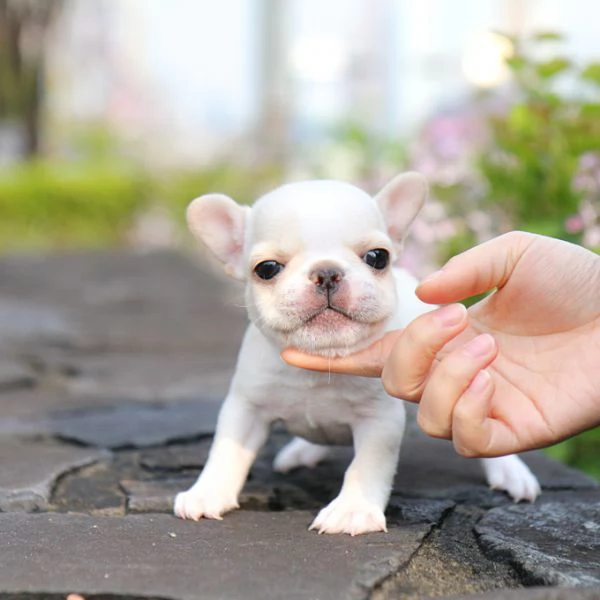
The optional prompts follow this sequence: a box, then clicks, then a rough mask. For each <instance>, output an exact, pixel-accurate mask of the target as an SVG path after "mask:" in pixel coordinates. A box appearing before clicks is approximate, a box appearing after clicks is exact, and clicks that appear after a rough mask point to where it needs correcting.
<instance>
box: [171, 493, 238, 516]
mask: <svg viewBox="0 0 600 600" xmlns="http://www.w3.org/2000/svg"><path fill="white" fill-rule="evenodd" d="M235 508H239V505H238V503H237V501H236V500H235V499H231V498H229V499H228V498H225V497H222V498H220V497H218V496H215V495H209V494H203V493H202V492H200V491H195V490H194V488H191V489H189V490H188V491H187V492H180V493H179V494H177V496H176V497H175V504H174V507H173V512H174V513H175V516H177V517H179V518H180V519H191V520H193V521H199V520H200V519H201V518H203V517H204V518H205V519H218V520H221V519H222V518H223V515H224V514H225V513H226V512H229V511H230V510H233V509H235Z"/></svg>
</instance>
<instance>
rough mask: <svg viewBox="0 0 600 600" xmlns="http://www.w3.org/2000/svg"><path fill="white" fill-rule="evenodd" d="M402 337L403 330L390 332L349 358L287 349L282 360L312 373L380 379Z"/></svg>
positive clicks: (282, 354)
mask: <svg viewBox="0 0 600 600" xmlns="http://www.w3.org/2000/svg"><path fill="white" fill-rule="evenodd" d="M400 335H402V330H401V329H396V330H394V331H389V332H388V333H386V334H385V335H384V336H383V337H382V338H379V339H378V340H377V341H376V342H374V343H373V344H371V345H370V346H369V347H368V348H365V349H364V350H360V351H359V352H356V353H354V354H349V355H348V356H340V357H336V358H326V357H323V356H315V355H314V354H307V353H305V352H302V351H300V350H297V349H296V348H286V349H285V350H284V351H283V352H282V353H281V358H282V359H283V360H284V361H285V362H286V363H288V364H289V365H292V366H294V367H300V368H301V369H309V370H311V371H324V372H326V373H342V374H345V375H359V376H361V377H380V376H381V372H382V371H383V365H384V364H385V362H386V361H387V358H388V356H389V355H390V353H391V351H392V348H393V347H394V345H395V344H396V341H397V340H398V338H399V337H400Z"/></svg>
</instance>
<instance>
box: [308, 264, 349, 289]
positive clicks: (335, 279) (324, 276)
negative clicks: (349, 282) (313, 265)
mask: <svg viewBox="0 0 600 600" xmlns="http://www.w3.org/2000/svg"><path fill="white" fill-rule="evenodd" d="M309 277H310V280H311V281H312V282H313V283H314V284H315V285H316V286H317V291H318V292H320V293H322V294H332V293H333V292H335V291H336V290H337V289H338V287H339V283H340V281H341V280H342V279H343V278H344V273H343V272H342V271H341V270H340V269H337V268H332V267H326V268H320V269H315V270H314V271H312V272H311V274H310V275H309Z"/></svg>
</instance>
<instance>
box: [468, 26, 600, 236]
mask: <svg viewBox="0 0 600 600" xmlns="http://www.w3.org/2000/svg"><path fill="white" fill-rule="evenodd" d="M510 39H511V42H512V43H513V46H514V49H515V50H514V54H513V56H512V57H511V58H509V59H508V60H507V65H508V66H509V68H510V69H511V71H512V74H513V79H514V83H515V87H516V94H517V100H516V101H515V102H514V103H513V104H512V105H511V106H510V107H509V108H508V109H507V110H505V111H503V112H500V113H496V114H494V115H492V116H491V117H490V127H491V143H490V146H489V147H486V148H485V149H484V151H483V152H482V153H481V154H480V157H479V161H478V166H479V170H480V172H481V175H483V178H484V180H485V182H486V184H487V198H486V200H487V202H488V203H495V204H500V205H502V206H503V208H504V210H505V211H506V213H507V214H508V216H509V217H510V218H511V220H512V222H513V223H515V226H517V227H520V228H524V229H527V230H529V231H536V232H540V233H542V232H543V233H546V234H549V235H554V236H557V237H565V229H564V222H565V219H566V218H567V217H569V216H570V215H573V214H575V213H577V211H578V208H579V204H580V200H581V193H580V191H578V190H576V189H574V187H573V181H574V178H575V175H576V173H577V171H578V168H579V165H580V159H581V157H582V156H583V155H584V154H586V153H587V152H591V151H597V150H598V149H599V148H600V119H599V118H598V116H599V115H600V64H599V63H590V64H588V65H586V66H584V67H583V68H580V67H578V66H576V65H575V64H574V63H573V62H572V61H571V60H570V59H569V58H566V57H564V56H560V55H556V56H554V57H552V58H550V59H547V58H546V59H544V60H540V59H538V58H536V52H537V51H539V49H540V48H539V46H540V44H542V45H544V49H545V50H547V45H548V43H553V44H554V45H556V44H558V43H559V42H560V40H561V36H560V35H559V34H557V33H554V32H544V33H540V34H536V35H533V36H531V37H530V38H527V39H518V38H510ZM566 82H568V83H569V84H570V89H575V90H576V95H574V94H567V93H566V92H564V91H563V90H564V89H565V87H564V84H565V83H566ZM561 85H562V87H561Z"/></svg>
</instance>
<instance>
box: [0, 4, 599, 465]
mask: <svg viewBox="0 0 600 600" xmlns="http://www.w3.org/2000/svg"><path fill="white" fill-rule="evenodd" d="M596 8H597V7H596V3H595V2H594V0H571V1H570V2H564V1H561V0H419V2H411V1H409V0H328V1H327V2H321V1H320V0H220V1H219V2H212V1H209V0H171V1H170V2H164V1H161V0H85V2H84V1H81V0H79V1H77V0H0V252H15V251H28V252H30V251H44V252H48V251H58V250H65V249H72V248H102V247H115V246H121V247H134V248H137V249H146V248H156V247H176V248H185V247H186V245H187V244H188V238H187V235H186V233H185V228H184V226H183V212H184V209H185V206H186V205H187V204H188V203H189V201H190V200H191V199H192V198H194V197H196V196H198V195H200V194H202V193H206V192H209V191H213V192H215V191H218V192H224V193H227V194H229V195H231V196H233V197H234V198H235V199H237V200H239V201H251V200H253V199H255V198H256V197H257V196H258V195H260V194H261V193H263V192H265V191H267V190H269V189H271V188H273V187H274V186H276V185H279V184H281V183H282V182H284V181H291V180H297V179H304V178H316V177H325V178H336V179H343V180H347V181H350V182H353V183H356V184H359V185H361V186H362V187H364V188H365V189H367V190H368V191H370V192H373V193H374V192H376V191H377V190H378V189H379V188H380V187H381V186H382V185H383V184H384V183H386V181H387V180H388V179H389V178H391V177H392V176H393V175H395V174H396V173H398V172H400V171H402V170H406V169H415V170H418V171H420V172H422V173H424V174H425V175H426V176H427V177H428V178H429V181H430V183H431V186H432V197H431V199H430V202H429V203H428V205H427V207H426V209H425V210H424V211H423V214H422V215H421V217H420V218H419V219H418V221H417V222H416V223H415V226H414V228H413V231H412V235H411V239H410V241H409V243H408V245H407V249H406V252H405V255H404V257H403V258H402V260H403V262H404V264H405V266H407V267H408V268H410V269H412V270H413V271H414V272H415V273H416V274H418V275H423V274H426V273H428V272H429V271H431V270H432V269H433V268H435V267H436V266H437V265H439V264H440V263H441V262H443V261H445V260H446V259H447V258H448V257H449V256H451V255H453V254H455V253H456V252H459V251H461V250H463V249H465V248H467V247H469V246H471V245H473V244H475V243H477V242H480V241H483V240H485V239H488V238H489V237H492V236H494V235H497V234H499V233H502V232H503V231H507V230H510V229H515V228H519V229H525V230H528V231H533V232H539V233H544V234H549V235H553V236H556V237H560V238H563V239H568V240H570V241H573V242H576V243H579V244H582V245H584V246H586V247H588V248H590V249H593V250H595V251H597V250H598V249H600V217H599V215H600V41H599V40H600V25H599V24H598V19H597V18H595V17H594V12H595V9H596ZM551 452H552V453H553V454H554V455H555V456H557V457H559V458H561V459H563V460H566V461H567V462H570V463H571V464H575V465H577V466H579V467H581V468H584V469H586V470H588V472H590V473H593V474H595V476H597V477H600V467H599V466H597V464H596V463H597V461H596V459H595V456H597V455H598V452H600V435H599V434H598V430H596V431H592V432H588V433H587V434H584V435H583V436H579V437H578V438H575V439H574V440H571V441H570V442H568V443H566V444H561V445H559V446H557V447H555V448H553V449H552V450H551Z"/></svg>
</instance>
